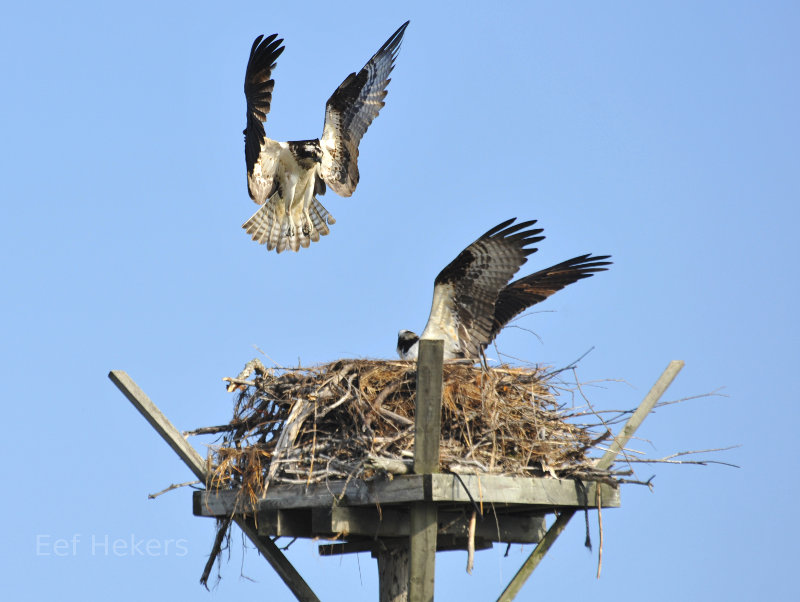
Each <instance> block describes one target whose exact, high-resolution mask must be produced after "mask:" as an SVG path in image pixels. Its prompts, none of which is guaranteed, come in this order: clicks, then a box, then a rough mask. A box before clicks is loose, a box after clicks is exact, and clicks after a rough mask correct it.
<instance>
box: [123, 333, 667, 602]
mask: <svg viewBox="0 0 800 602" xmlns="http://www.w3.org/2000/svg"><path fill="white" fill-rule="evenodd" d="M442 349H443V346H442V341H421V344H420V359H419V362H418V370H417V402H416V403H417V408H416V418H415V423H414V464H413V474H401V475H396V476H393V477H389V476H376V477H373V478H371V479H369V480H363V479H359V478H350V479H347V480H341V481H339V480H325V481H321V482H309V483H308V484H302V483H301V484H296V483H294V484H293V483H270V484H269V485H268V488H267V490H266V492H265V494H264V495H262V496H261V497H260V498H258V499H253V498H252V497H249V496H245V495H238V494H239V493H240V491H239V490H238V489H221V490H217V489H206V490H204V491H196V492H194V495H193V499H192V501H193V508H194V514H195V515H198V516H207V517H217V518H225V519H231V521H232V522H234V523H235V524H237V525H238V526H239V527H240V528H241V529H242V531H243V532H244V534H245V535H246V536H247V537H248V538H249V539H250V540H251V541H252V542H253V543H254V544H255V546H256V548H257V549H258V550H259V552H261V554H263V556H264V558H265V559H266V560H267V561H268V562H269V563H270V565H271V566H272V567H273V569H275V571H276V572H277V574H278V575H279V576H280V578H281V579H282V580H283V581H284V583H285V584H286V586H287V587H288V588H289V589H290V590H291V592H292V594H293V595H294V596H295V598H296V599H297V600H300V601H301V602H319V598H318V597H317V596H316V594H314V592H313V591H312V590H311V588H310V587H309V586H308V584H307V583H306V582H305V580H304V579H303V578H302V577H301V576H300V574H299V573H298V572H297V570H296V569H295V568H294V566H292V564H291V563H290V562H289V561H288V559H287V558H286V557H285V556H284V555H283V553H282V552H281V550H280V549H279V548H278V547H277V546H276V545H275V543H274V541H273V537H276V536H281V537H283V536H288V537H307V538H311V537H314V538H327V539H336V540H337V543H335V544H326V545H322V546H320V553H321V554H323V555H331V554H345V553H349V552H360V551H372V553H373V555H374V556H375V557H376V558H377V560H378V571H379V575H380V590H381V591H380V597H381V600H382V601H383V600H392V601H395V600H403V601H406V600H408V601H409V602H427V601H429V600H433V591H434V588H433V585H434V568H435V553H436V552H437V551H444V550H454V549H467V550H468V551H469V556H470V561H469V562H468V568H467V570H468V571H469V570H471V569H470V567H471V558H472V555H473V552H474V551H475V550H476V549H482V548H488V547H491V546H492V543H493V542H505V543H536V544H537V545H536V547H535V549H534V550H533V552H532V553H531V555H530V556H529V557H528V559H527V560H526V561H525V563H524V564H523V565H522V567H521V568H520V569H519V571H518V572H517V574H516V575H515V577H514V578H513V579H512V581H511V582H510V583H509V584H508V586H507V587H506V589H505V590H504V591H503V593H502V594H501V595H500V597H499V598H498V602H510V601H511V600H513V598H514V597H515V596H516V595H517V593H518V592H519V590H520V588H521V587H522V586H523V584H524V583H525V581H526V580H527V578H528V577H529V576H530V574H531V572H532V571H533V570H534V569H535V568H536V566H537V565H538V563H539V562H540V561H541V559H542V558H543V557H544V555H545V554H546V553H547V551H548V550H549V549H550V547H551V546H552V544H553V542H554V541H555V540H556V538H558V536H559V535H560V533H561V532H562V531H563V530H564V529H565V528H566V525H567V523H568V522H569V521H570V519H571V518H572V516H573V515H574V514H575V512H576V511H578V510H581V509H583V508H596V507H598V506H599V507H612V508H614V507H619V505H620V498H619V489H618V487H615V486H611V485H608V484H607V483H604V482H601V481H589V480H580V479H578V478H572V479H564V478H562V479H559V478H552V477H540V476H499V475H465V474H455V473H440V472H439V470H440V466H439V459H440V454H439V439H440V432H441V427H440V420H441V394H442V353H443V352H442ZM682 367H683V362H681V361H673V362H670V364H669V366H668V367H667V369H666V370H665V371H664V373H663V374H662V375H661V377H660V378H659V379H658V381H657V382H656V383H655V385H653V388H652V389H651V390H650V392H649V393H648V394H647V396H646V397H645V399H644V400H643V401H642V403H641V404H640V405H639V407H638V408H637V409H636V411H634V412H633V414H632V415H631V416H630V418H629V419H628V421H627V423H626V424H625V426H624V427H623V428H622V430H621V432H620V433H619V434H618V435H617V436H615V437H614V441H613V442H612V443H611V445H610V446H609V448H608V449H607V451H606V452H605V454H604V455H603V456H602V457H601V458H599V459H597V460H596V462H595V464H594V466H595V467H596V468H597V469H599V470H601V471H603V470H607V469H608V468H609V467H610V466H611V465H612V463H613V462H614V459H615V458H616V456H617V454H619V453H620V451H621V450H622V449H623V448H624V446H625V444H626V443H627V442H628V441H629V440H630V438H631V437H632V436H633V434H634V432H635V431H636V429H637V428H638V426H639V425H640V424H641V422H642V421H643V420H644V418H645V417H646V416H647V415H648V414H649V413H650V411H651V410H652V409H653V407H654V406H655V403H656V402H657V400H658V399H659V398H660V397H661V395H662V394H663V393H664V391H665V390H666V388H667V387H668V386H669V385H670V383H671V382H672V380H673V379H674V378H675V376H676V375H677V373H678V372H679V371H680V369H681V368H682ZM109 378H111V380H112V381H113V382H114V384H115V385H116V386H117V387H118V388H119V389H120V391H122V392H123V393H124V395H125V396H126V397H127V398H128V399H129V400H130V401H131V403H133V405H134V406H135V407H136V408H137V410H138V411H139V412H141V414H142V415H143V416H144V417H145V419H146V420H147V421H148V422H149V423H150V424H151V426H153V428H154V429H155V430H156V431H157V432H158V433H159V434H160V435H161V436H162V437H163V438H164V440H165V441H166V442H167V443H168V444H169V445H170V447H171V448H172V449H173V450H174V451H175V452H176V453H177V454H178V456H179V457H180V458H181V459H182V460H183V461H184V462H185V463H186V465H187V466H188V467H189V468H190V469H191V470H192V472H194V474H195V475H196V476H197V478H198V479H200V480H201V482H205V483H208V482H209V479H210V477H211V476H212V475H211V473H210V468H211V466H210V464H209V462H207V461H206V460H204V459H203V458H202V457H201V456H200V455H199V454H198V453H197V451H196V450H195V449H194V448H193V447H192V446H191V445H190V444H189V443H188V442H187V441H186V439H185V438H184V437H183V436H182V435H181V433H180V432H179V431H178V430H177V429H176V428H175V427H174V426H173V425H172V423H170V422H169V420H167V418H166V417H165V416H164V415H163V414H162V413H161V411H160V410H159V409H158V408H157V407H156V406H155V404H154V403H153V402H152V401H151V400H150V399H149V398H148V397H147V395H146V394H145V393H144V392H143V391H142V390H141V389H140V388H139V387H138V385H136V383H135V382H133V380H132V379H131V378H130V377H129V376H128V375H127V374H126V373H125V372H122V371H117V370H112V371H111V372H110V373H109ZM250 491H252V489H251V490H250ZM547 513H556V514H557V518H556V520H555V521H554V522H553V523H552V524H551V525H550V527H549V528H547V530H546V531H545V528H546V526H545V515H546V514H547ZM220 533H222V532H221V531H220V532H218V537H219V535H220Z"/></svg>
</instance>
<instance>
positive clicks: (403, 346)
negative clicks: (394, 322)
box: [397, 330, 419, 360]
mask: <svg viewBox="0 0 800 602" xmlns="http://www.w3.org/2000/svg"><path fill="white" fill-rule="evenodd" d="M417 341H419V335H418V334H417V333H416V332H411V331H410V330H401V331H400V332H398V333H397V355H399V356H400V359H403V360H413V359H416V358H417V350H418V349H419V346H418V345H416V343H417Z"/></svg>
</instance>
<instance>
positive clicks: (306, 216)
mask: <svg viewBox="0 0 800 602" xmlns="http://www.w3.org/2000/svg"><path fill="white" fill-rule="evenodd" d="M407 26H408V21H406V22H405V23H403V25H401V26H400V29H398V30H397V31H396V32H394V33H393V34H392V36H391V37H390V38H389V39H388V40H387V41H386V43H385V44H384V45H383V46H381V48H380V50H378V52H376V53H375V56H373V57H372V58H371V59H370V60H369V61H368V62H367V64H366V65H364V68H363V69H361V71H359V72H358V73H351V74H350V75H348V76H347V78H345V80H344V81H343V82H342V84H341V85H340V86H339V87H338V88H337V89H336V91H335V92H334V93H333V95H332V96H331V97H330V98H329V99H328V103H327V105H326V107H325V126H324V127H323V129H322V137H321V138H319V139H316V140H299V141H295V142H277V141H275V140H271V139H270V138H267V136H266V134H265V132H264V122H265V121H266V119H267V114H268V113H269V107H270V102H271V101H272V89H273V88H274V86H275V82H274V80H272V79H270V78H271V77H272V70H273V69H274V68H275V65H276V63H275V61H276V60H277V58H278V57H279V56H280V55H281V53H282V52H283V49H284V47H283V46H282V45H281V44H282V42H283V40H282V39H276V38H277V37H278V34H272V35H271V36H268V37H266V38H265V37H264V36H258V37H257V38H256V39H255V41H254V42H253V47H252V49H251V50H250V60H249V61H248V62H247V71H246V72H245V78H244V94H245V96H246V97H247V127H246V128H245V130H244V154H245V160H246V162H247V187H248V190H249V192H250V198H251V199H253V201H255V202H256V203H258V204H259V205H262V207H261V208H260V209H259V210H258V211H256V212H255V213H254V214H253V216H252V217H251V218H250V219H248V220H247V221H246V222H245V223H244V224H243V225H242V228H244V229H245V231H246V232H247V233H248V234H250V236H251V237H252V238H253V240H254V241H256V242H258V243H260V244H265V243H266V245H267V250H268V251H271V250H272V249H275V250H277V252H278V253H280V252H281V251H283V250H284V249H287V248H289V249H291V250H292V251H297V250H298V249H299V248H300V247H308V245H309V244H311V242H312V241H314V242H316V241H318V240H319V237H320V235H323V236H324V235H326V234H328V233H329V232H330V229H329V228H328V224H333V223H334V222H335V220H334V219H333V217H332V216H331V215H330V214H329V213H328V211H327V210H326V209H325V207H323V206H322V204H321V203H320V202H319V201H318V200H317V198H316V195H323V194H325V189H326V185H327V186H330V187H331V188H332V189H333V191H334V192H335V193H336V194H338V195H340V196H344V197H348V196H350V195H351V194H353V191H354V190H355V189H356V185H357V184H358V165H357V160H358V144H359V142H360V141H361V137H362V136H363V135H364V132H366V131H367V128H368V127H369V124H370V123H372V120H373V119H375V117H377V115H378V112H379V111H380V110H381V107H382V106H383V105H384V101H383V99H384V98H385V97H386V86H387V84H388V83H389V81H390V80H389V74H390V73H391V72H392V69H394V60H395V58H396V56H397V52H398V50H399V49H400V42H401V40H402V39H403V33H405V30H406V27H407Z"/></svg>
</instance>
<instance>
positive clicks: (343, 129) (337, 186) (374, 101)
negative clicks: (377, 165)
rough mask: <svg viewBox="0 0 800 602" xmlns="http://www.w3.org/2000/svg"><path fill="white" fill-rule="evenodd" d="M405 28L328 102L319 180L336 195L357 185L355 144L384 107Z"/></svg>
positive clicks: (342, 193) (401, 28)
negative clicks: (323, 181) (387, 87)
mask: <svg viewBox="0 0 800 602" xmlns="http://www.w3.org/2000/svg"><path fill="white" fill-rule="evenodd" d="M406 27H408V21H406V22H405V23H403V24H402V25H401V26H400V28H399V29H398V30H397V31H395V32H394V33H393V34H392V36H391V37H390V38H389V39H388V40H386V43H385V44H384V45H383V46H381V48H380V50H378V52H376V53H375V56H373V57H372V58H371V59H370V60H369V61H368V62H367V64H366V65H364V68H363V69H361V71H359V72H358V73H351V74H350V75H348V76H347V78H346V79H345V80H344V81H343V82H342V84H341V85H340V86H339V87H338V88H337V89H336V91H335V92H334V93H333V95H332V96H331V97H330V98H329V99H328V104H327V105H326V108H325V127H324V128H323V130H322V137H321V138H320V142H321V146H322V153H323V154H322V177H323V179H324V180H325V182H326V183H327V184H328V186H330V187H331V188H332V189H333V190H334V192H336V194H338V195H340V196H345V197H347V196H350V195H351V194H353V191H354V190H355V189H356V186H357V185H358V144H359V142H361V138H362V137H363V136H364V132H366V131H367V128H368V127H369V124H371V123H372V120H373V119H375V117H377V116H378V112H379V111H380V110H381V107H383V105H384V104H385V103H384V101H383V99H384V98H386V86H387V85H388V84H389V82H390V81H391V80H390V79H389V74H390V73H391V72H392V69H394V61H395V58H396V57H397V52H398V50H399V49H400V42H401V41H402V39H403V34H404V33H405V31H406Z"/></svg>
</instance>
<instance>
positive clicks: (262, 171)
mask: <svg viewBox="0 0 800 602" xmlns="http://www.w3.org/2000/svg"><path fill="white" fill-rule="evenodd" d="M277 37H278V34H276V33H273V34H272V35H271V36H267V37H266V38H265V37H264V36H258V37H257V38H256V39H255V41H254V42H253V47H252V48H251V49H250V59H249V60H248V61H247V70H246V71H245V74H244V95H245V98H246V99H247V125H246V127H245V130H244V157H245V161H246V163H247V183H248V190H249V192H250V197H251V198H252V199H253V200H254V201H256V202H257V203H264V202H265V201H266V199H267V198H268V197H269V196H270V194H271V192H272V188H273V182H272V175H273V173H274V165H266V164H265V165H259V155H260V154H261V151H262V150H264V142H265V139H266V134H265V132H264V122H265V121H266V120H267V114H268V113H269V106H270V103H271V102H272V89H273V88H274V87H275V81H274V80H273V79H271V77H272V70H273V69H274V68H275V64H276V63H275V61H276V60H277V59H278V57H279V56H280V55H281V53H282V52H283V48H284V47H283V46H281V44H282V43H283V40H282V39H276V38H277ZM274 161H275V158H272V159H271V160H267V163H270V162H272V163H274ZM270 167H272V168H273V169H270Z"/></svg>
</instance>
